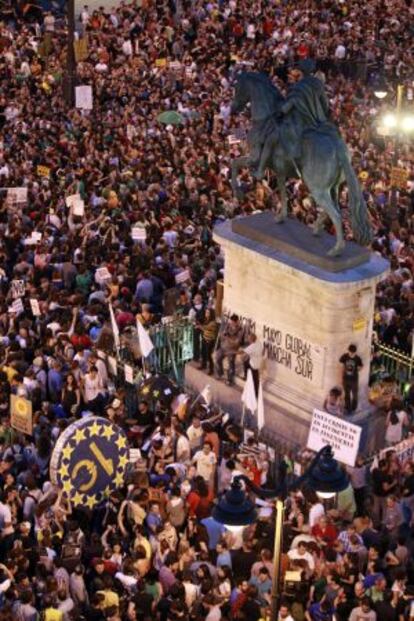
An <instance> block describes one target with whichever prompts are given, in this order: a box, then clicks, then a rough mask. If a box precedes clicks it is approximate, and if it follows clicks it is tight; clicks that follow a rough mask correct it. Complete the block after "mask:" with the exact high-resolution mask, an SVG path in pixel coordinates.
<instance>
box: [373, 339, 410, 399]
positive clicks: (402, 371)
mask: <svg viewBox="0 0 414 621" xmlns="http://www.w3.org/2000/svg"><path fill="white" fill-rule="evenodd" d="M378 352H379V357H380V361H381V365H382V367H383V368H384V371H385V372H386V373H388V374H389V375H392V376H393V377H394V378H395V380H396V381H397V382H398V384H399V385H400V387H401V389H403V388H404V386H405V385H406V384H407V383H409V382H411V380H412V376H413V362H414V359H413V358H412V357H411V356H409V355H408V354H406V353H404V352H402V351H401V350H399V349H395V348H393V347H389V346H388V345H385V344H384V343H379V345H378Z"/></svg>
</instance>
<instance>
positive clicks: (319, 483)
mask: <svg viewBox="0 0 414 621" xmlns="http://www.w3.org/2000/svg"><path fill="white" fill-rule="evenodd" d="M242 481H243V482H244V483H245V484H246V486H247V487H248V488H249V489H250V490H251V491H252V492H254V493H255V494H256V495H257V496H259V497H260V498H276V497H277V496H280V495H281V494H282V493H285V494H286V493H287V492H289V491H292V490H293V489H296V488H298V487H300V486H301V485H303V484H304V483H306V484H307V485H308V487H309V488H310V489H313V490H314V491H315V492H316V493H317V494H318V496H320V497H322V498H330V497H332V496H334V495H335V494H336V493H338V492H341V491H343V490H344V489H346V488H347V487H348V485H349V480H348V476H347V475H346V473H345V472H344V471H343V470H342V469H341V468H340V466H339V464H338V462H337V461H335V459H334V458H333V453H332V448H331V447H330V446H325V447H324V448H322V449H321V450H320V451H319V452H318V453H317V455H316V456H315V458H314V459H313V461H312V463H311V465H310V466H309V468H308V469H307V470H306V472H305V473H304V474H303V475H302V476H301V477H299V478H298V479H297V480H296V481H295V482H294V483H293V484H292V485H291V486H289V488H282V487H279V488H276V489H271V490H269V489H262V488H261V487H258V486H257V485H255V484H254V483H252V481H251V480H250V479H249V478H248V477H246V476H244V475H239V476H237V477H235V478H234V480H233V482H232V486H231V488H230V489H229V490H228V491H227V492H226V493H225V494H224V495H223V496H222V497H221V498H220V500H219V501H218V503H217V504H216V506H215V507H214V509H213V512H212V516H213V518H214V519H215V520H216V521H217V522H220V523H221V524H224V525H225V526H226V527H227V528H228V529H229V530H234V529H240V528H243V527H244V526H246V525H248V524H253V522H255V521H256V519H257V511H256V508H255V504H254V503H253V502H252V500H250V498H249V497H248V496H246V494H245V492H244V490H243V489H242V485H241V483H242ZM283 515H284V504H283V501H282V500H281V499H280V498H277V499H276V522H275V541H274V553H273V581H272V592H271V599H272V606H271V610H272V614H271V621H277V620H278V615H279V608H280V566H281V558H282V544H283Z"/></svg>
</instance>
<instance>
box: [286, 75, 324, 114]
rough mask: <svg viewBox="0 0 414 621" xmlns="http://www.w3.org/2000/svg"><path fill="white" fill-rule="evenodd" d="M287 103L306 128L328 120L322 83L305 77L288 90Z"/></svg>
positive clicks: (310, 77) (316, 79) (311, 77)
mask: <svg viewBox="0 0 414 621" xmlns="http://www.w3.org/2000/svg"><path fill="white" fill-rule="evenodd" d="M287 102H292V103H293V108H294V109H295V110H296V111H297V112H298V113H299V114H300V115H301V117H302V120H303V122H304V124H305V125H306V126H309V125H318V124H320V123H324V122H326V121H327V120H328V118H329V104H328V101H327V99H326V95H325V87H324V85H323V83H322V82H321V81H320V80H318V78H314V77H313V76H307V77H306V78H302V80H300V81H299V82H297V83H296V84H295V85H294V86H292V87H291V88H290V89H289V92H288V95H287Z"/></svg>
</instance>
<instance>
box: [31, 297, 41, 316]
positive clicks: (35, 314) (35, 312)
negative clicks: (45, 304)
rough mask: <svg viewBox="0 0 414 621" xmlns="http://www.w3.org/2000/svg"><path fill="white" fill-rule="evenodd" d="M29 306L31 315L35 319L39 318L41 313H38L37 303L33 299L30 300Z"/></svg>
mask: <svg viewBox="0 0 414 621" xmlns="http://www.w3.org/2000/svg"><path fill="white" fill-rule="evenodd" d="M30 306H31V309H32V313H33V315H34V316H35V317H40V315H41V314H42V313H41V312H40V306H39V302H38V301H37V300H35V299H34V298H31V299H30Z"/></svg>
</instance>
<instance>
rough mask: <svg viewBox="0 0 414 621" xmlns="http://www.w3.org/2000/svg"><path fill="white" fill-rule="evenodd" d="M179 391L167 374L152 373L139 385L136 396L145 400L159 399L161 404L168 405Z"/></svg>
mask: <svg viewBox="0 0 414 621" xmlns="http://www.w3.org/2000/svg"><path fill="white" fill-rule="evenodd" d="M179 392H180V390H179V388H178V386H176V385H175V384H174V382H173V381H172V380H170V378H169V377H168V376H167V375H154V376H153V377H148V378H147V379H146V380H144V381H143V383H142V384H141V385H140V387H139V388H138V398H139V399H143V400H145V401H152V402H156V401H159V402H160V403H161V404H162V405H167V406H169V405H170V404H171V402H172V400H173V399H174V397H176V396H177V395H178V394H179Z"/></svg>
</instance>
